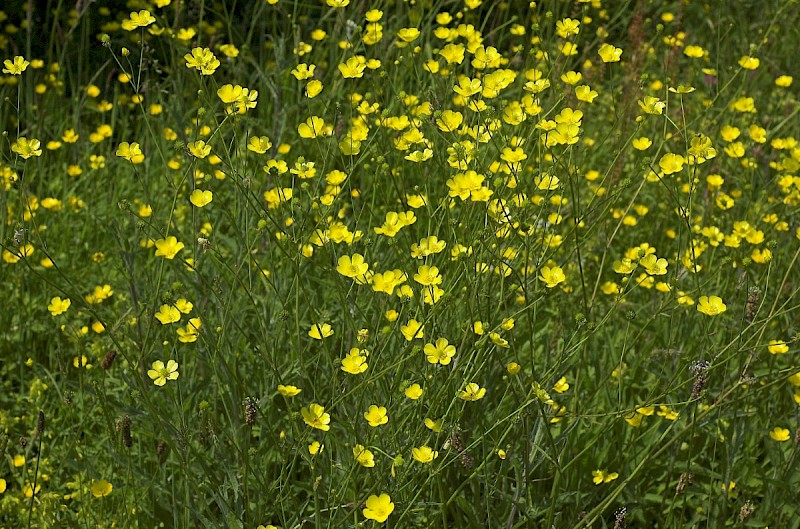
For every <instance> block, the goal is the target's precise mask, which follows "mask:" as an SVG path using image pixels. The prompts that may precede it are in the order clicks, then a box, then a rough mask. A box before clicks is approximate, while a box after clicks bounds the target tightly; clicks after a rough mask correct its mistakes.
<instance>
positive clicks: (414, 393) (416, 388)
mask: <svg viewBox="0 0 800 529" xmlns="http://www.w3.org/2000/svg"><path fill="white" fill-rule="evenodd" d="M422 393H423V392H422V388H421V387H420V385H419V384H411V385H410V386H408V387H407V388H406V389H404V390H403V394H404V395H405V396H406V397H408V398H409V399H411V400H417V399H418V398H420V397H421V396H422Z"/></svg>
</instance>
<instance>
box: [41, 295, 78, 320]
mask: <svg viewBox="0 0 800 529" xmlns="http://www.w3.org/2000/svg"><path fill="white" fill-rule="evenodd" d="M71 304H72V301H70V299H69V298H67V299H61V298H60V297H58V296H56V297H54V298H53V299H51V300H50V304H49V305H48V306H47V310H49V311H50V314H52V315H53V316H58V315H59V314H64V313H65V312H67V309H68V308H69V306H70V305H71Z"/></svg>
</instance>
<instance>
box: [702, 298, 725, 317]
mask: <svg viewBox="0 0 800 529" xmlns="http://www.w3.org/2000/svg"><path fill="white" fill-rule="evenodd" d="M727 309H728V307H727V306H725V303H723V302H722V298H720V297H719V296H700V301H698V303H697V310H698V312H702V313H703V314H707V315H709V316H716V315H717V314H722V313H723V312H725V311H726V310H727Z"/></svg>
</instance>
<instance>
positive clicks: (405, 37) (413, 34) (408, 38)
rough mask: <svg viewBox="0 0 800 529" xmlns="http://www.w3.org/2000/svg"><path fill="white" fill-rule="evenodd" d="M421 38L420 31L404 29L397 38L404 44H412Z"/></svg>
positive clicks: (398, 33)
mask: <svg viewBox="0 0 800 529" xmlns="http://www.w3.org/2000/svg"><path fill="white" fill-rule="evenodd" d="M418 37H419V30H418V29H417V28H402V29H401V30H400V31H398V32H397V38H399V39H400V40H402V41H403V42H412V41H414V40H416V39H417V38H418Z"/></svg>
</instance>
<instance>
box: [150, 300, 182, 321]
mask: <svg viewBox="0 0 800 529" xmlns="http://www.w3.org/2000/svg"><path fill="white" fill-rule="evenodd" d="M156 319H157V320H158V321H160V322H161V324H162V325H167V324H168V323H175V322H176V321H181V311H179V310H178V308H177V307H174V306H172V305H166V304H165V305H161V308H159V309H158V312H156Z"/></svg>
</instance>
